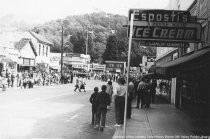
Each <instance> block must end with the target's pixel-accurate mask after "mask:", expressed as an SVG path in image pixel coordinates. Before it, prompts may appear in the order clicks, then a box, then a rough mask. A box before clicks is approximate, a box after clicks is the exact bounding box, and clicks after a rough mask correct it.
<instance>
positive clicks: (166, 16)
mask: <svg viewBox="0 0 210 139" xmlns="http://www.w3.org/2000/svg"><path fill="white" fill-rule="evenodd" d="M131 13H134V22H133V34H132V39H134V40H140V41H153V43H152V42H151V46H157V47H180V46H183V47H184V46H187V45H183V43H185V44H186V43H189V42H200V41H201V34H202V33H201V24H200V23H197V22H192V21H191V19H192V18H191V15H190V13H189V12H188V11H171V10H138V9H131V10H130V11H129V20H130V15H131ZM194 19H195V18H194ZM129 31H130V26H128V35H129ZM159 41H161V42H165V44H166V45H165V46H163V45H164V43H160V42H159ZM154 42H155V43H156V44H154ZM169 42H173V43H171V44H169ZM174 42H175V43H174ZM147 44H149V42H147V43H146V45H145V46H148V45H147Z"/></svg>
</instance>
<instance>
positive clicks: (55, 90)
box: [0, 80, 115, 139]
mask: <svg viewBox="0 0 210 139" xmlns="http://www.w3.org/2000/svg"><path fill="white" fill-rule="evenodd" d="M102 84H106V83H105V82H101V81H98V80H87V88H86V90H87V92H74V91H73V89H74V84H66V85H54V86H44V87H35V88H33V89H8V90H7V91H6V92H2V91H0V138H10V139H13V138H14V139H16V138H65V139H98V138H100V139H111V138H112V136H113V134H114V132H115V128H114V126H113V125H114V109H113V108H112V109H111V110H110V111H109V112H108V113H107V127H106V128H105V130H104V131H103V132H101V131H97V130H95V129H93V127H92V126H91V125H90V123H91V104H90V103H89V97H90V95H91V93H92V92H93V91H92V90H93V88H94V87H95V86H98V87H99V88H100V87H101V85H102Z"/></svg>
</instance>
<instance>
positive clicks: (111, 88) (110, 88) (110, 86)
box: [106, 81, 113, 109]
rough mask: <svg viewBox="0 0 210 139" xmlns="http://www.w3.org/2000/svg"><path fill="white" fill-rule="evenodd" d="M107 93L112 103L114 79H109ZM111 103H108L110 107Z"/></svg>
mask: <svg viewBox="0 0 210 139" xmlns="http://www.w3.org/2000/svg"><path fill="white" fill-rule="evenodd" d="M106 93H107V94H109V97H110V104H111V102H112V94H113V86H112V81H108V83H107V85H106ZM110 104H109V105H108V109H109V108H110Z"/></svg>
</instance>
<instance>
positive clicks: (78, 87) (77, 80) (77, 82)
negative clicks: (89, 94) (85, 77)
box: [74, 79, 81, 92]
mask: <svg viewBox="0 0 210 139" xmlns="http://www.w3.org/2000/svg"><path fill="white" fill-rule="evenodd" d="M79 85H80V82H79V79H76V84H75V89H74V91H75V92H76V90H77V89H78V90H79V92H81V90H80V86H79Z"/></svg>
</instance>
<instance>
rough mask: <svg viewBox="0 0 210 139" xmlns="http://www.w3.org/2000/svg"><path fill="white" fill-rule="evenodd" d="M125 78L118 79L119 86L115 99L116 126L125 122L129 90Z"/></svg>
mask: <svg viewBox="0 0 210 139" xmlns="http://www.w3.org/2000/svg"><path fill="white" fill-rule="evenodd" d="M124 84H125V79H124V78H119V79H118V86H117V87H116V92H114V101H115V117H116V124H115V126H122V125H123V123H124V109H125V94H126V91H127V88H126V86H125V85H124Z"/></svg>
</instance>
